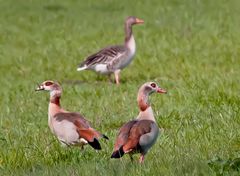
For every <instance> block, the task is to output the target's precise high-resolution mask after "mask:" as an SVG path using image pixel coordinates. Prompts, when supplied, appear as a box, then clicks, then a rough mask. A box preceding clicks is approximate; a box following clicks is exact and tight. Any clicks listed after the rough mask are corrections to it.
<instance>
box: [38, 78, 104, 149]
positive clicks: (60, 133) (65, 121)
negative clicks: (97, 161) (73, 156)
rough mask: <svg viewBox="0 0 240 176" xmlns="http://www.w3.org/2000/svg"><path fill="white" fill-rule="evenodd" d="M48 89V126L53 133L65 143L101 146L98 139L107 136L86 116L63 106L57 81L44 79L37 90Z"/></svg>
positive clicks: (99, 147) (95, 147) (97, 147)
mask: <svg viewBox="0 0 240 176" xmlns="http://www.w3.org/2000/svg"><path fill="white" fill-rule="evenodd" d="M42 90H46V91H49V92H50V102H49V106H48V126H49V127H50V129H51V131H52V133H53V134H54V135H55V136H56V137H57V138H58V140H59V141H60V142H61V143H62V144H63V145H67V146H70V145H77V146H81V147H82V148H83V145H85V144H89V145H90V146H92V147H93V148H94V149H96V150H100V149H101V146H100V143H99V142H98V139H99V138H101V137H103V138H105V139H108V137H107V136H105V135H103V134H101V133H100V132H98V131H96V130H95V129H93V128H92V127H91V126H90V124H89V122H88V121H87V120H86V119H84V117H83V116H82V115H81V114H79V113H76V112H68V111H65V110H64V109H62V108H61V106H60V98H61V94H62V89H61V87H60V85H59V84H58V83H57V82H53V81H44V82H43V83H42V84H41V85H39V86H38V87H37V89H36V91H42Z"/></svg>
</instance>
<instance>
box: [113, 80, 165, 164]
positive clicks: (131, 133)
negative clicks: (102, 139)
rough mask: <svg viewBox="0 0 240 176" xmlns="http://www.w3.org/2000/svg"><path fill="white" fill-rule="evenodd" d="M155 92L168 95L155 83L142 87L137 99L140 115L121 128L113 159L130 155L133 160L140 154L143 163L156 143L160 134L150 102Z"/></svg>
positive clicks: (140, 160)
mask: <svg viewBox="0 0 240 176" xmlns="http://www.w3.org/2000/svg"><path fill="white" fill-rule="evenodd" d="M154 92H157V93H167V91H165V90H163V89H161V88H160V87H158V86H157V84H156V83H154V82H147V83H145V84H143V85H142V86H141V87H140V89H139V91H138V97H137V100H138V106H139V109H140V113H139V114H138V116H137V118H136V119H135V120H132V121H130V122H127V123H125V124H124V125H123V126H122V127H121V128H120V130H119V133H118V136H117V139H116V142H115V145H114V152H113V153H112V156H111V158H120V157H122V156H123V155H124V154H125V153H129V154H130V158H131V160H132V154H134V153H140V154H141V156H140V159H139V162H140V163H142V162H143V160H144V156H145V154H146V153H147V152H148V150H149V149H150V148H151V147H152V145H153V144H154V143H155V142H156V140H157V137H158V133H159V128H158V125H157V123H156V120H155V118H154V115H153V110H152V108H151V106H150V103H149V101H148V96H149V95H150V94H152V93H154Z"/></svg>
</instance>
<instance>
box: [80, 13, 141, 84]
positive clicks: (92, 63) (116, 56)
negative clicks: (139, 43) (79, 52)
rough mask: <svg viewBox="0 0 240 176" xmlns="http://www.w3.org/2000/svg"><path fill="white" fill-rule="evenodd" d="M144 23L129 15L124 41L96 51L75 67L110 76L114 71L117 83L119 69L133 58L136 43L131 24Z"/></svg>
mask: <svg viewBox="0 0 240 176" xmlns="http://www.w3.org/2000/svg"><path fill="white" fill-rule="evenodd" d="M141 23H144V21H143V20H141V19H139V18H136V17H133V16H130V17H128V18H127V19H126V21H125V42H124V44H123V45H115V46H108V47H106V48H104V49H102V50H100V51H98V52H97V53H95V54H93V55H91V56H89V57H87V59H86V60H85V61H83V62H82V63H81V64H80V65H79V66H78V68H77V71H81V70H94V71H95V72H98V73H101V74H107V75H109V76H111V74H112V73H114V76H115V81H116V84H119V83H120V82H119V74H120V71H121V70H122V69H123V68H125V67H126V66H127V65H128V64H130V62H131V61H132V59H133V56H134V54H135V51H136V44H135V40H134V37H133V33H132V25H134V24H141Z"/></svg>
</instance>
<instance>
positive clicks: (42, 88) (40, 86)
mask: <svg viewBox="0 0 240 176" xmlns="http://www.w3.org/2000/svg"><path fill="white" fill-rule="evenodd" d="M40 90H44V87H43V86H42V85H38V87H37V88H36V89H35V91H40Z"/></svg>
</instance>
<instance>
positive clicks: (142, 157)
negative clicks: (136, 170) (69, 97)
mask: <svg viewBox="0 0 240 176" xmlns="http://www.w3.org/2000/svg"><path fill="white" fill-rule="evenodd" d="M143 161H144V154H141V156H140V158H139V163H141V164H142V163H143Z"/></svg>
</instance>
